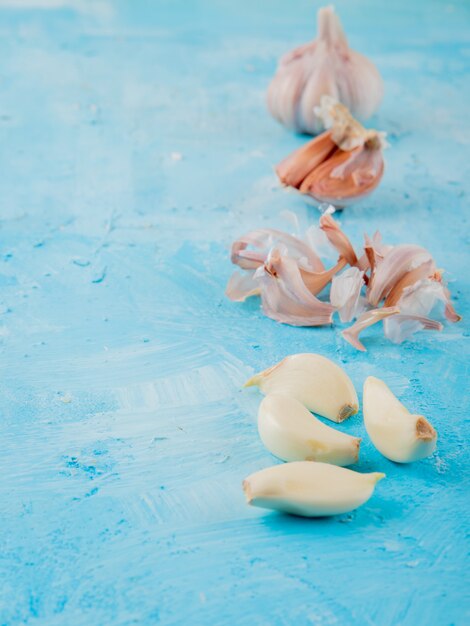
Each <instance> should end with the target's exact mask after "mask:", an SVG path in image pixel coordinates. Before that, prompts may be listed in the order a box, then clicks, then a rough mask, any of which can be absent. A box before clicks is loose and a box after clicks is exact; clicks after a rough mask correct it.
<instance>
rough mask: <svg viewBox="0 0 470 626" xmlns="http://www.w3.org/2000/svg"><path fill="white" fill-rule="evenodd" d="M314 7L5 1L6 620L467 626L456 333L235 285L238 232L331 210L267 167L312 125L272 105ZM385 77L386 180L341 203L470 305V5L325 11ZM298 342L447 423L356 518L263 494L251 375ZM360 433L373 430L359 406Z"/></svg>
mask: <svg viewBox="0 0 470 626" xmlns="http://www.w3.org/2000/svg"><path fill="white" fill-rule="evenodd" d="M318 6H319V4H318V2H311V1H310V0H296V1H295V2H294V1H289V2H286V1H285V0H270V1H269V2H268V1H267V0H266V1H263V2H259V1H258V2H253V1H249V0H237V2H230V1H229V0H173V1H171V2H170V1H163V0H154V1H150V0H134V1H132V0H127V1H124V0H122V1H113V2H111V1H108V0H94V1H91V0H90V1H89V2H86V1H84V0H0V155H1V161H0V189H1V193H0V205H1V212H0V238H1V239H0V355H1V361H0V363H1V372H0V418H1V419H0V423H1V427H0V442H1V447H0V450H1V453H0V466H1V467H0V488H1V492H0V509H1V520H0V521H1V539H0V541H1V545H0V570H1V584H0V623H1V624H2V625H8V626H13V625H15V626H16V625H19V624H28V625H32V626H46V625H47V626H59V625H64V624H67V625H73V626H82V625H83V626H102V625H103V626H107V625H111V624H112V625H113V626H128V625H131V624H145V625H147V624H149V625H151V624H165V625H171V624H175V625H176V624H178V625H179V624H187V625H189V624H190V625H191V626H192V625H196V626H197V625H200V624H201V625H211V626H212V625H217V626H219V625H220V626H222V625H223V626H225V625H227V626H234V625H237V626H244V625H246V626H278V625H283V626H291V625H293V624H295V625H296V626H303V625H304V624H305V625H312V626H330V625H331V626H333V625H338V626H344V625H345V624H348V625H353V626H356V625H357V626H364V625H365V626H368V625H372V626H376V625H378V626H392V625H393V626H401V625H406V626H418V625H419V626H421V625H426V626H450V625H459V626H460V625H463V624H466V623H467V624H468V623H469V622H468V620H469V619H470V618H469V616H468V612H467V611H468V595H467V594H468V591H467V586H468V577H467V574H466V569H465V565H466V553H467V549H468V543H466V538H465V532H466V530H467V529H468V521H469V515H468V473H466V468H467V465H466V459H467V458H468V454H467V453H466V449H465V447H466V445H467V441H468V429H467V426H468V422H467V420H468V414H469V405H468V399H467V394H466V386H467V385H468V359H467V356H466V355H467V354H468V347H467V346H468V326H467V325H466V322H465V319H464V321H463V322H462V323H460V324H457V325H453V326H447V327H446V328H445V330H444V332H442V333H440V334H438V333H434V334H433V333H427V334H426V333H421V334H420V335H416V336H415V338H414V339H413V340H412V341H409V342H408V343H406V344H403V345H402V346H394V345H392V344H390V343H388V342H386V341H385V340H384V338H383V335H382V332H381V330H380V329H379V328H374V329H371V330H370V331H368V333H367V334H366V335H365V341H366V344H367V347H368V349H369V351H368V352H367V353H366V354H361V353H358V352H355V351H354V350H353V349H352V348H351V347H350V346H349V345H348V344H347V343H345V342H344V341H343V340H342V339H341V336H340V330H341V329H340V328H338V327H336V328H334V329H329V328H322V329H296V328H290V327H287V326H281V325H278V324H276V323H274V322H272V321H271V320H269V319H267V318H265V317H263V315H262V314H261V312H260V310H259V303H258V302H256V301H255V300H254V301H250V302H247V303H246V304H233V303H230V302H228V301H227V300H226V299H225V298H224V295H223V291H224V287H225V282H226V280H227V278H228V276H229V274H230V272H231V271H232V268H231V266H230V263H229V261H228V254H227V253H228V247H229V244H230V242H231V240H232V238H234V237H235V236H236V235H238V234H241V233H243V232H244V231H246V230H249V229H251V228H255V227H259V226H277V227H287V228H289V225H288V224H287V222H284V221H283V219H282V218H281V217H280V212H281V211H283V210H286V209H289V210H293V211H295V212H296V213H297V214H298V215H299V218H300V219H301V221H302V223H303V224H307V223H309V222H312V221H313V220H316V219H317V217H318V214H317V213H316V211H315V210H314V209H312V208H308V207H307V205H306V204H305V202H304V200H303V199H302V198H301V197H299V196H297V195H295V194H291V193H289V192H287V191H285V190H282V189H280V187H279V186H278V184H277V181H276V177H275V175H274V173H273V170H272V166H273V164H274V163H276V162H277V161H278V160H279V159H281V158H282V157H283V156H285V155H286V154H287V153H288V152H289V151H291V150H292V149H293V148H295V147H296V146H298V145H300V144H301V143H302V141H303V139H302V138H300V137H295V136H293V135H291V134H290V133H288V132H287V131H285V130H284V129H283V128H282V127H280V126H278V125H277V124H276V123H275V122H274V121H273V120H272V119H271V118H270V117H269V116H268V114H267V113H266V111H265V108H264V92H265V89H266V86H267V84H268V81H269V79H270V77H271V75H272V73H273V71H274V68H275V64H276V59H277V58H278V57H279V55H280V54H282V53H283V52H284V51H286V50H288V49H289V48H290V47H292V46H294V45H296V44H298V43H301V42H304V41H306V40H308V39H309V38H310V37H311V36H312V35H313V33H314V31H315V25H314V15H315V11H316V9H317V7H318ZM337 8H338V10H339V13H340V15H341V17H342V20H343V22H344V25H345V28H346V30H347V32H348V35H349V39H350V42H351V44H352V45H353V46H355V47H356V48H357V49H359V50H360V51H362V52H364V53H366V54H368V55H370V56H371V57H372V58H373V59H374V60H375V61H376V63H377V65H378V66H379V68H380V71H381V72H382V74H383V76H384V79H385V84H386V97H385V101H384V103H383V106H382V108H381V110H380V113H379V115H378V116H377V117H376V119H374V120H372V121H371V125H374V126H376V127H378V128H380V129H383V130H386V131H388V133H389V139H390V142H391V144H392V146H391V148H390V149H389V151H388V153H387V171H386V175H385V177H384V180H383V184H382V185H381V187H380V188H379V189H378V191H377V192H376V193H375V194H374V195H373V196H371V197H370V199H367V200H366V201H364V202H363V203H362V204H359V205H357V206H354V207H352V208H350V209H347V210H346V211H345V212H344V214H343V215H342V216H341V222H342V224H343V226H344V228H345V230H346V231H347V232H348V234H350V236H351V238H352V239H353V241H354V242H355V243H356V245H360V243H361V241H362V233H363V232H364V231H365V230H367V231H368V232H372V231H373V230H375V228H377V227H378V228H380V230H381V231H382V233H383V235H384V238H385V239H386V240H387V241H389V242H391V243H399V242H416V243H419V244H421V245H424V246H426V247H428V248H429V249H430V250H431V251H432V252H433V254H434V255H435V258H436V260H437V262H438V264H439V266H441V267H443V268H445V269H446V270H447V274H446V276H447V278H448V279H449V281H451V289H452V292H453V294H454V295H455V305H456V308H457V309H458V310H459V312H460V313H462V314H463V315H464V316H465V317H466V318H467V319H468V316H469V314H470V310H469V305H468V297H467V294H468V293H469V290H470V280H469V272H468V218H469V211H468V194H469V191H470V188H469V180H470V170H469V165H468V163H469V161H468V159H469V145H470V134H469V130H468V124H467V121H468V102H469V98H470V89H469V81H468V76H469V73H468V72H469V62H470V35H469V31H470V29H469V24H470V11H469V4H468V2H452V3H450V2H444V1H435V0H434V1H425V0H419V1H415V2H413V3H411V2H409V1H408V0H395V1H394V2H393V3H390V2H386V1H385V0H383V1H382V2H376V1H374V0H356V1H354V2H352V1H350V2H346V1H345V0H344V1H341V2H337ZM298 351H318V352H320V353H322V354H324V355H327V356H329V357H331V358H334V359H335V360H336V361H338V362H340V363H342V364H343V365H344V367H345V368H346V370H347V371H348V373H349V374H350V375H351V377H352V378H353V380H354V382H355V383H356V385H357V388H358V390H360V389H361V386H362V383H363V380H364V379H365V377H366V376H367V375H369V374H372V375H376V376H379V377H381V378H384V379H385V380H386V381H387V382H388V383H389V384H390V386H391V387H392V389H393V390H394V391H395V392H396V393H398V394H399V396H400V397H401V398H402V399H403V400H404V402H405V403H406V404H407V406H409V407H410V408H411V409H413V410H415V411H418V412H422V413H424V414H425V415H426V416H427V417H428V418H429V419H430V420H431V422H432V423H433V424H434V425H435V426H436V428H437V430H438V431H439V437H440V438H439V445H438V450H437V453H436V454H435V455H434V456H433V457H432V458H430V459H427V460H426V461H424V462H420V463H417V464H415V465H412V466H398V465H394V464H392V463H390V462H388V461H387V460H386V459H384V458H382V457H381V456H380V455H379V453H378V452H377V451H375V450H374V449H373V447H372V445H371V444H370V442H369V440H368V439H367V437H366V436H365V438H364V441H363V445H362V453H361V460H360V462H359V463H358V465H357V469H358V470H360V471H369V470H379V471H384V472H386V474H387V479H386V480H384V481H382V482H381V483H380V484H379V485H378V487H377V491H376V495H375V496H374V497H373V499H371V500H370V502H369V503H367V504H366V505H365V506H364V507H362V508H361V509H359V510H358V511H356V512H354V513H352V514H350V515H345V516H342V517H339V518H333V519H328V520H319V521H314V522H310V521H305V520H301V519H295V518H289V517H282V516H278V515H275V514H270V513H269V512H265V511H262V510H260V509H253V508H249V507H247V506H246V505H245V503H244V498H243V494H242V491H241V481H242V479H243V478H244V477H245V476H246V475H247V474H249V473H251V472H252V471H255V470H256V469H259V468H262V467H266V466H268V465H270V464H272V463H274V462H275V461H274V459H273V458H272V457H271V456H270V455H269V454H268V453H267V452H266V451H265V450H264V449H263V447H262V445H261V443H260V441H259V439H258V437H257V433H256V423H255V416H256V410H257V404H258V401H259V396H258V395H257V393H256V392H255V391H253V390H243V391H241V390H240V387H241V384H242V383H243V382H244V380H245V379H246V378H247V377H248V376H249V375H250V374H251V373H252V372H253V371H254V370H256V369H260V368H264V367H266V366H268V365H270V364H272V363H274V362H276V361H278V360H279V359H280V358H282V357H283V356H285V355H286V354H288V353H293V352H298ZM344 430H345V431H347V432H350V433H354V434H356V435H360V436H364V435H365V433H364V428H363V425H362V417H361V414H359V415H356V416H354V417H353V418H351V419H350V420H349V421H348V422H347V423H346V424H344Z"/></svg>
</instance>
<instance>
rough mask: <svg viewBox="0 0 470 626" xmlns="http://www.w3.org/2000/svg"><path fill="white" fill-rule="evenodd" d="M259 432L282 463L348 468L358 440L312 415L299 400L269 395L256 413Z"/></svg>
mask: <svg viewBox="0 0 470 626" xmlns="http://www.w3.org/2000/svg"><path fill="white" fill-rule="evenodd" d="M258 432H259V435H260V437H261V441H262V442H263V443H264V445H265V446H266V448H267V449H268V450H269V451H270V452H271V453H272V454H274V455H275V456H277V457H278V458H280V459H282V460H283V461H322V462H324V463H332V464H333V465H341V466H342V465H351V464H352V463H355V462H356V461H357V459H358V457H359V445H360V442H361V440H360V439H358V438H357V437H351V436H350V435H346V434H345V433H342V432H339V431H338V430H335V429H334V428H331V427H330V426H327V425H326V424H324V423H323V422H321V421H320V420H319V419H318V418H316V417H315V416H314V415H312V414H311V413H310V412H309V411H308V409H306V408H305V407H304V405H303V404H301V403H300V402H299V401H298V400H296V399H295V398H292V397H290V396H286V395H282V394H275V393H271V394H268V395H267V396H266V397H265V398H263V400H262V402H261V404H260V406H259V410H258Z"/></svg>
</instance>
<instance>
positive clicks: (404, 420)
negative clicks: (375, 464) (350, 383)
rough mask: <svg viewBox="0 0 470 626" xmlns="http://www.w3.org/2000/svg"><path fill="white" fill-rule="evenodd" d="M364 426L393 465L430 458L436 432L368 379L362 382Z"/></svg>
mask: <svg viewBox="0 0 470 626" xmlns="http://www.w3.org/2000/svg"><path fill="white" fill-rule="evenodd" d="M363 403H364V407H363V413H364V424H365V427H366V430H367V433H368V435H369V437H370V438H371V440H372V443H373V444H374V445H375V447H376V448H377V450H378V451H379V452H381V453H382V454H383V455H384V456H385V457H387V458H388V459H390V460H391V461H395V462H396V463H410V462H412V461H418V460H420V459H424V458H425V457H427V456H429V455H431V454H432V453H433V452H434V450H435V448H436V441H437V433H436V431H435V430H434V428H433V427H432V426H431V424H430V423H429V422H428V421H427V420H426V418H424V417H423V416H422V415H413V414H411V413H410V412H409V411H408V409H407V408H406V407H404V406H403V404H402V403H401V402H400V401H399V400H398V399H397V398H396V397H395V396H394V395H393V393H392V392H391V391H390V389H389V388H388V387H387V385H386V384H385V383H384V382H383V381H382V380H379V379H378V378H374V377H373V376H369V378H367V379H366V381H365V383H364V396H363Z"/></svg>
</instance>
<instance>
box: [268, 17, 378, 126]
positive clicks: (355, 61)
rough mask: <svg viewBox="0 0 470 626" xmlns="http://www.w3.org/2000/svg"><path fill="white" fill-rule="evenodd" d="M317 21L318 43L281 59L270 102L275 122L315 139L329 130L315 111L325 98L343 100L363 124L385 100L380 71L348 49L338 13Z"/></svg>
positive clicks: (272, 86) (271, 86)
mask: <svg viewBox="0 0 470 626" xmlns="http://www.w3.org/2000/svg"><path fill="white" fill-rule="evenodd" d="M317 19H318V36H317V39H316V40H315V41H312V42H310V43H308V44H305V45H303V46H300V47H299V48H296V49H295V50H292V51H291V52H290V53H288V54H286V55H284V56H283V57H282V58H281V60H280V62H279V66H278V68H277V71H276V75H275V76H274V78H273V80H272V81H271V84H270V86H269V89H268V96H267V104H268V108H269V111H270V112H271V115H272V116H273V117H274V118H276V119H277V120H278V121H279V122H281V123H282V124H284V125H285V126H287V127H288V128H292V129H293V130H295V131H297V132H306V133H311V134H316V133H319V132H321V131H322V130H324V128H325V126H324V121H323V119H322V118H321V117H320V116H319V115H318V113H317V112H316V111H315V107H316V106H318V105H319V104H320V99H321V97H322V96H323V95H329V96H332V97H334V98H335V99H337V100H339V101H340V102H342V103H343V104H345V105H346V106H347V107H348V108H349V109H350V110H351V112H352V113H353V115H354V116H357V117H359V118H361V119H367V118H368V117H370V116H371V115H372V114H373V113H374V112H375V111H376V110H377V108H378V106H379V104H380V101H381V100H382V95H383V83H382V79H381V77H380V74H379V72H378V71H377V68H376V67H375V65H374V64H373V63H371V61H369V60H368V59H367V58H366V57H364V56H362V55H361V54H359V53H358V52H355V51H354V50H351V48H350V47H349V46H348V42H347V40H346V37H345V35H344V32H343V30H342V28H341V23H340V21H339V18H338V16H337V15H336V14H335V12H334V9H333V7H331V6H328V7H323V8H321V9H319V11H318V18H317Z"/></svg>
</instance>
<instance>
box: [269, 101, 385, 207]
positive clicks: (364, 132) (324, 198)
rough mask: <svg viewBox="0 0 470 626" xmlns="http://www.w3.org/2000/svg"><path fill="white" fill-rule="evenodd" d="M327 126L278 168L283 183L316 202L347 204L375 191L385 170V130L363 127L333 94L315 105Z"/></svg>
mask: <svg viewBox="0 0 470 626" xmlns="http://www.w3.org/2000/svg"><path fill="white" fill-rule="evenodd" d="M316 110H317V113H318V115H319V117H320V118H321V119H323V120H324V122H325V126H326V127H327V128H329V130H327V131H325V132H324V133H322V134H321V135H319V136H318V137H316V138H315V139H312V140H311V141H309V142H308V143H307V144H306V145H304V146H302V147H301V148H298V149H297V150H295V151H294V152H293V153H292V154H290V155H289V156H288V157H287V158H285V159H284V160H283V161H281V163H280V164H279V165H278V166H277V167H276V172H277V175H278V176H279V179H280V181H281V182H282V183H283V184H284V185H288V186H291V187H294V188H296V189H298V190H299V191H300V192H301V193H304V194H308V195H310V196H312V197H313V198H315V199H316V200H317V201H318V202H325V203H331V204H333V205H335V206H336V207H344V206H347V205H349V204H351V203H353V202H355V201H356V200H359V199H361V198H363V197H364V196H366V195H368V194H369V193H371V192H372V191H373V190H374V189H375V188H376V187H377V185H378V184H379V183H380V181H381V179H382V176H383V172H384V160H383V154H382V151H383V148H384V147H385V146H386V142H385V133H382V132H378V131H376V130H371V129H366V128H364V127H363V126H362V125H361V124H360V123H359V122H358V121H357V120H356V119H354V117H353V116H352V115H351V113H350V112H349V111H348V109H347V108H346V107H345V106H343V105H342V104H340V103H339V102H337V101H336V100H334V99H333V98H331V97H329V96H322V98H321V104H320V106H319V107H317V108H316Z"/></svg>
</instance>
